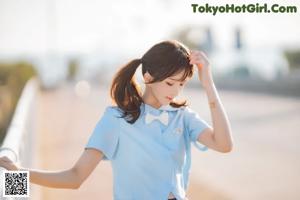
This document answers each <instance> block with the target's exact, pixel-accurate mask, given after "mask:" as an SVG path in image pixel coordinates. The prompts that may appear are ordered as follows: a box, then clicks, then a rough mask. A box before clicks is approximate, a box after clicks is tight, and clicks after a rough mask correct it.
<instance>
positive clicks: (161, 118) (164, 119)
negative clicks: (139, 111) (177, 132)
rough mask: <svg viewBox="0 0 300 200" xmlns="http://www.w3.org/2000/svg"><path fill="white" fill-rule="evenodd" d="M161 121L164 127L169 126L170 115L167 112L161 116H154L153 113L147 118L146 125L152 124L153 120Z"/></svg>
mask: <svg viewBox="0 0 300 200" xmlns="http://www.w3.org/2000/svg"><path fill="white" fill-rule="evenodd" d="M155 119H157V120H159V121H160V122H161V123H163V124H164V125H166V126H167V125H168V123H169V115H168V113H167V112H162V113H161V114H160V115H159V116H155V115H152V114H151V113H147V114H146V117H145V122H146V124H150V123H151V122H152V121H153V120H155Z"/></svg>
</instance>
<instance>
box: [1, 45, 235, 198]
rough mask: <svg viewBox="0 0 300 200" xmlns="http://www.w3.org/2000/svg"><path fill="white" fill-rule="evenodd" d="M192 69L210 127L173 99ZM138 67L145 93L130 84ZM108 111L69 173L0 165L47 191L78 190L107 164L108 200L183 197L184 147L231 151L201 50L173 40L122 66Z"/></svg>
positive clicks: (186, 173)
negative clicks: (110, 172)
mask: <svg viewBox="0 0 300 200" xmlns="http://www.w3.org/2000/svg"><path fill="white" fill-rule="evenodd" d="M194 65H195V66H196V67H197V68H198V75H199V79H200V81H201V83H202V86H203V88H204V90H205V92H206V94H207V97H208V102H209V106H210V110H211V116H212V122H213V127H211V126H210V125H208V124H207V123H206V122H205V121H204V120H203V119H201V118H200V116H199V115H198V114H197V113H196V112H194V111H193V110H192V109H191V108H190V107H188V106H187V104H186V101H184V102H177V101H176V99H175V98H176V96H177V95H178V94H179V93H180V91H181V90H182V89H183V87H184V85H185V84H186V83H187V81H188V80H189V79H190V78H191V77H192V75H193V71H194V70H193V69H194V68H193V66H194ZM139 66H141V67H142V75H143V77H144V82H145V84H146V85H145V90H144V91H143V92H142V91H141V90H140V88H139V86H138V84H137V82H136V81H135V78H134V74H135V72H136V69H137V68H138V67H139ZM111 97H112V99H113V101H114V103H115V105H111V106H108V107H107V108H106V109H105V112H104V114H103V116H102V117H101V119H100V120H99V122H98V123H97V125H96V127H95V129H94V131H93V133H92V134H91V135H90V138H89V141H88V142H87V144H86V146H85V151H84V152H83V154H82V155H81V157H80V158H79V160H78V161H77V162H76V163H75V165H74V166H73V167H71V168H70V169H68V170H65V171H59V172H48V171H39V170H33V169H23V168H21V167H20V166H17V165H16V164H15V163H13V162H11V161H10V160H9V159H8V158H6V157H2V158H0V166H3V167H5V168H6V169H8V170H28V171H29V172H30V182H31V183H35V184H39V185H42V186H47V187H54V188H72V189H77V188H79V187H80V185H81V184H82V183H83V182H84V181H85V180H86V178H87V177H88V176H89V175H90V174H91V172H92V171H93V170H94V168H95V167H96V166H97V164H98V163H99V162H100V161H101V160H110V161H111V163H112V168H113V175H114V176H113V177H114V187H113V189H114V194H113V196H114V199H115V200H142V199H143V200H154V199H155V200H166V199H173V200H174V199H177V200H183V199H187V196H186V190H187V187H188V183H189V172H190V167H191V144H192V143H193V144H194V145H195V146H196V147H197V148H198V149H200V150H202V151H205V150H207V149H208V148H210V149H212V150H215V151H218V152H224V153H225V152H230V151H231V149H232V146H233V140H232V136H231V129H230V124H229V121H228V119H227V116H226V113H225V110H224V108H223V106H222V103H221V101H220V98H219V96H218V93H217V90H216V87H215V85H214V82H213V79H212V75H211V70H210V64H209V61H208V59H207V57H206V56H205V54H204V53H203V52H199V51H189V50H188V49H187V48H186V47H185V46H184V45H183V44H181V43H179V42H178V41H163V42H160V43H158V44H156V45H154V46H153V47H152V48H150V49H149V50H148V51H147V52H146V53H145V54H144V55H143V56H142V58H141V59H134V60H132V61H130V62H129V63H128V64H126V65H124V66H123V67H122V68H121V69H120V70H119V71H118V73H117V74H116V76H115V78H114V80H113V82H112V86H111Z"/></svg>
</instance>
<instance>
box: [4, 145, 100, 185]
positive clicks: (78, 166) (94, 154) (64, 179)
mask: <svg viewBox="0 0 300 200" xmlns="http://www.w3.org/2000/svg"><path fill="white" fill-rule="evenodd" d="M102 158H103V153H102V152H101V151H99V150H96V149H92V148H88V149H86V150H85V151H84V152H83V153H82V155H81V156H80V158H79V159H78V161H77V162H76V163H75V165H74V166H73V167H72V168H70V169H67V170H63V171H43V170H35V169H26V168H22V167H17V166H16V165H14V164H13V163H12V162H11V161H10V162H11V163H9V160H8V158H6V157H1V158H0V166H2V167H4V168H6V169H8V170H26V171H29V174H30V175H29V177H30V182H31V183H34V184H38V185H42V186H46V187H53V188H68V189H78V188H79V187H80V185H81V184H82V183H83V182H84V181H85V180H86V179H87V177H88V176H89V175H90V174H91V173H92V171H93V170H94V169H95V167H96V166H97V165H98V163H99V162H100V161H101V160H102Z"/></svg>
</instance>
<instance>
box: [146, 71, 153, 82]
mask: <svg viewBox="0 0 300 200" xmlns="http://www.w3.org/2000/svg"><path fill="white" fill-rule="evenodd" d="M144 80H145V83H148V82H150V81H152V80H153V77H152V76H151V75H150V74H149V73H148V72H146V73H145V74H144Z"/></svg>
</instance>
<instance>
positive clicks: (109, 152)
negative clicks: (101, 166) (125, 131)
mask: <svg viewBox="0 0 300 200" xmlns="http://www.w3.org/2000/svg"><path fill="white" fill-rule="evenodd" d="M119 116H120V114H119V113H118V110H117V109H116V108H114V107H107V108H106V109H105V112H104V114H103V115H102V117H101V119H100V120H99V121H98V123H97V124H96V127H95V128H94V131H93V132H92V134H91V136H90V138H89V140H88V143H87V144H86V146H85V149H87V148H95V149H98V150H100V151H101V152H102V153H103V154H104V157H103V160H112V159H113V158H114V155H115V153H116V149H117V146H118V142H119V131H120V129H119V127H120V126H119Z"/></svg>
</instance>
